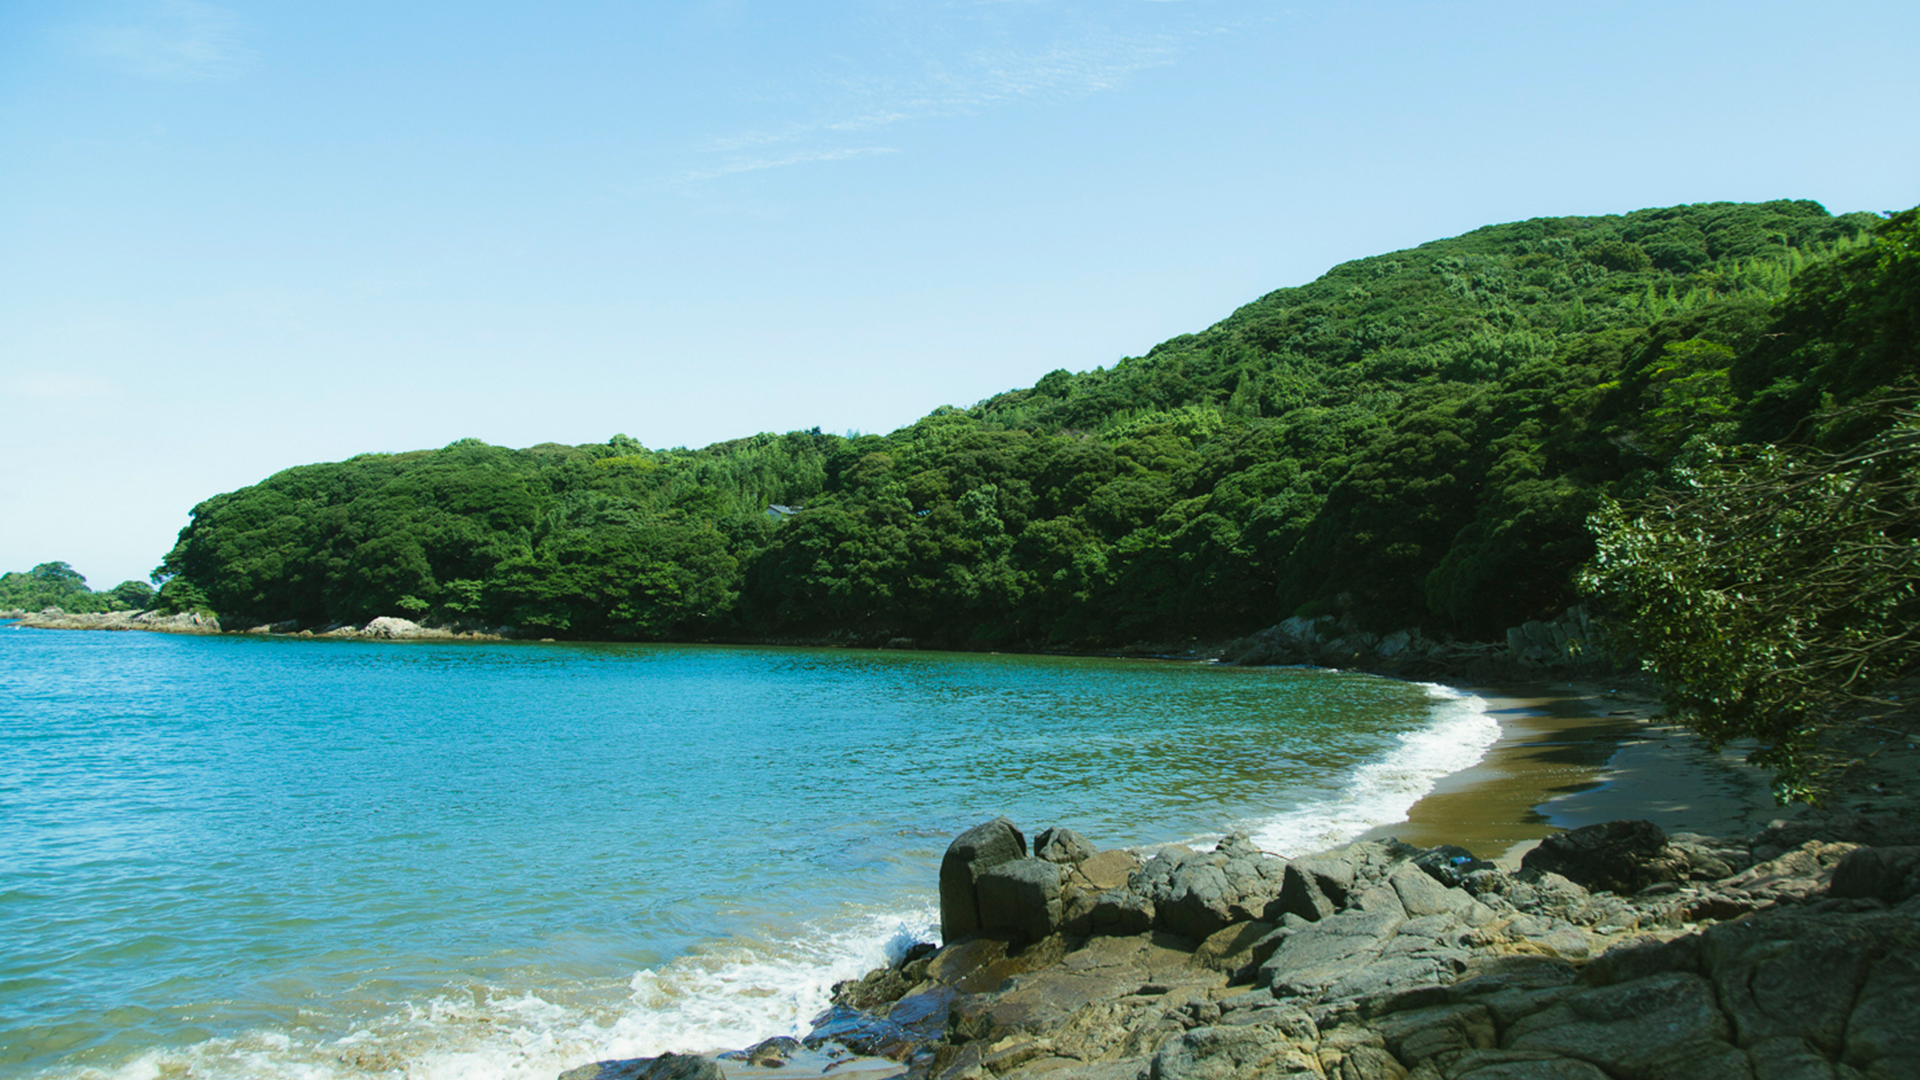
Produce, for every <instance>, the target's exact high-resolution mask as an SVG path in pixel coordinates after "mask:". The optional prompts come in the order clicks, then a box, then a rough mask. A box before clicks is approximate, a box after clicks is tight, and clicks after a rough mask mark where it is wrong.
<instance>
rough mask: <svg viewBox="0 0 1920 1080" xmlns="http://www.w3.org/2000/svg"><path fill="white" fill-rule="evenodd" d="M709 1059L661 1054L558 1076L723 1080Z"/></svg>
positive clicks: (614, 1079)
mask: <svg viewBox="0 0 1920 1080" xmlns="http://www.w3.org/2000/svg"><path fill="white" fill-rule="evenodd" d="M726 1075H727V1074H726V1073H725V1072H723V1071H721V1069H720V1066H719V1065H717V1064H715V1063H714V1062H713V1061H712V1060H711V1059H708V1058H703V1057H700V1056H698V1055H696V1054H661V1055H660V1056H659V1057H652V1058H627V1059H625V1060H622V1061H596V1062H594V1063H593V1064H591V1065H582V1066H580V1067H579V1068H577V1069H568V1070H567V1071H566V1072H563V1073H561V1074H560V1080H726Z"/></svg>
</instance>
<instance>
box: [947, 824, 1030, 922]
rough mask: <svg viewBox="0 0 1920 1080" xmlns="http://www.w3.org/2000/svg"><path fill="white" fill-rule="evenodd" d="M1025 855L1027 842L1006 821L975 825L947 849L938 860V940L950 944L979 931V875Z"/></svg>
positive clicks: (1012, 825)
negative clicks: (977, 888) (977, 886)
mask: <svg viewBox="0 0 1920 1080" xmlns="http://www.w3.org/2000/svg"><path fill="white" fill-rule="evenodd" d="M1026 854H1027V838H1026V837H1025V836H1024V835H1023V834H1022V833H1021V832H1020V830H1019V829H1018V828H1016V827H1015V826H1014V824H1013V822H1011V821H1008V820H1007V819H1006V818H1003V817H1002V818H995V819H993V820H992V821H989V822H986V823H984V824H980V825H975V826H974V827H973V828H971V829H968V830H967V831H966V832H963V833H961V834H960V835H959V836H958V837H956V838H955V839H954V841H953V843H951V844H949V845H947V853H946V855H945V856H944V857H942V858H941V860H940V939H941V940H942V941H953V940H955V939H957V938H962V937H965V936H966V935H968V934H975V933H979V931H980V907H979V898H978V895H977V892H976V889H975V882H976V881H977V880H978V879H979V877H980V874H981V873H983V872H984V871H987V870H990V869H992V868H993V867H996V866H998V865H1000V864H1001V863H1004V862H1007V861H1008V860H1011V859H1022V858H1025V857H1026Z"/></svg>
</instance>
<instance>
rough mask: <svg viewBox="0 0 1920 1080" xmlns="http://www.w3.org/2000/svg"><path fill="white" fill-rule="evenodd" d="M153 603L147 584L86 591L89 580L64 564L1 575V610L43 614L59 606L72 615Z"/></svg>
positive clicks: (121, 585) (132, 584)
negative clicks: (102, 590)
mask: <svg viewBox="0 0 1920 1080" xmlns="http://www.w3.org/2000/svg"><path fill="white" fill-rule="evenodd" d="M152 601H153V587H152V586H150V585H148V584H147V583H146V582H144V581H123V582H121V583H120V584H118V585H115V586H114V587H113V588H111V589H108V590H107V591H106V592H94V591H93V590H92V589H89V588H87V579H86V577H85V576H84V575H82V574H81V573H80V572H79V571H78V570H75V569H74V568H73V567H71V566H68V565H67V564H66V563H63V562H47V563H41V564H40V565H39V566H36V567H34V568H33V569H31V570H28V571H26V572H24V573H17V572H9V573H5V574H0V611H44V610H46V609H47V608H50V607H57V608H59V609H60V610H62V611H65V612H69V613H74V614H78V613H85V612H96V611H125V610H127V609H130V608H143V607H146V606H147V605H148V604H149V603H151V602H152Z"/></svg>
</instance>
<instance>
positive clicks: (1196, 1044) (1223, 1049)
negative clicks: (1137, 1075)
mask: <svg viewBox="0 0 1920 1080" xmlns="http://www.w3.org/2000/svg"><path fill="white" fill-rule="evenodd" d="M1147 1076H1148V1080H1240V1078H1242V1077H1249V1076H1261V1077H1269V1076H1312V1077H1315V1078H1316V1080H1317V1078H1318V1077H1319V1076H1320V1069H1319V1067H1318V1062H1316V1061H1315V1060H1314V1058H1313V1057H1312V1056H1310V1055H1308V1054H1306V1053H1305V1052H1303V1051H1302V1050H1301V1049H1300V1048H1299V1047H1297V1046H1295V1045H1294V1044H1293V1042H1292V1041H1291V1040H1289V1039H1288V1038H1287V1037H1286V1035H1285V1034H1284V1033H1282V1032H1280V1031H1278V1030H1275V1029H1274V1028H1269V1027H1264V1026H1259V1025H1249V1024H1237V1025H1232V1026H1225V1027H1203V1028H1195V1029H1193V1030H1192V1031H1189V1032H1186V1033H1184V1034H1182V1035H1181V1036H1180V1037H1179V1038H1177V1039H1174V1040H1172V1041H1171V1042H1169V1043H1167V1045H1165V1046H1163V1047H1161V1048H1160V1050H1159V1052H1158V1053H1156V1054H1154V1055H1153V1062H1152V1064H1151V1065H1150V1066H1149V1068H1148V1072H1147Z"/></svg>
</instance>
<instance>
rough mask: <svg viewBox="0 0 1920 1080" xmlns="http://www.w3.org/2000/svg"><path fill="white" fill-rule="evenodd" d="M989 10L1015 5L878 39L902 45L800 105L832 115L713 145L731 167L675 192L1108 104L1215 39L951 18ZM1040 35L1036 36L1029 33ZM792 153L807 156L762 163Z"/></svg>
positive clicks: (712, 151)
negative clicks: (947, 122)
mask: <svg viewBox="0 0 1920 1080" xmlns="http://www.w3.org/2000/svg"><path fill="white" fill-rule="evenodd" d="M988 6H994V7H1001V8H1003V10H1004V9H1005V8H1006V7H1007V6H1008V0H991V2H990V3H988V4H982V3H979V2H978V0H975V2H973V3H963V4H958V5H947V6H946V11H947V12H948V13H949V15H948V16H947V17H946V18H944V19H943V18H941V17H939V16H937V15H928V14H926V9H921V13H920V14H919V15H916V16H915V17H914V18H913V19H912V20H910V24H909V25H896V26H894V27H891V28H890V29H892V30H893V31H895V32H894V33H893V34H892V35H888V34H887V33H885V32H884V31H883V32H882V33H881V34H880V36H881V37H882V38H887V37H889V36H890V37H891V38H892V43H891V47H887V46H881V47H880V48H878V49H874V50H871V51H868V52H866V53H864V54H863V55H862V56H861V57H860V58H859V60H858V61H857V62H856V61H851V60H844V59H843V60H842V61H841V66H840V67H839V68H838V69H836V70H829V71H825V72H821V71H818V70H816V71H815V72H814V73H812V75H811V76H810V77H809V78H808V81H809V82H811V83H812V84H813V86H812V89H811V91H810V92H808V93H806V94H804V95H795V96H796V97H804V98H805V99H807V100H810V101H814V102H820V103H822V104H819V105H816V106H815V109H814V111H815V114H816V115H815V116H813V117H810V118H807V119H797V120H791V121H788V122H786V123H783V124H779V125H777V126H771V127H765V128H758V129H748V130H744V131H735V132H730V133H726V134H722V135H716V136H714V137H712V138H709V139H707V140H705V141H704V142H702V143H700V144H699V145H698V146H696V147H694V148H693V149H694V151H695V152H696V153H697V154H699V155H702V156H706V155H713V156H718V157H722V158H724V159H725V164H722V165H715V166H707V167H694V168H689V169H687V170H686V171H684V172H683V173H681V174H680V175H678V176H676V177H674V178H673V179H672V180H670V181H668V183H674V184H685V183H694V182H698V181H703V180H711V179H715V178H718V177H722V176H727V175H731V174H735V173H742V172H750V171H758V170H762V169H773V168H780V167H782V166H787V165H800V164H804V163H809V162H820V161H837V160H842V159H845V158H852V157H864V156H868V155H872V154H878V153H894V152H897V151H896V150H895V149H893V148H881V147H859V148H844V147H841V146H836V145H835V144H836V143H839V142H841V140H843V139H844V138H845V137H847V136H857V135H861V134H865V133H871V132H874V131H877V130H880V129H884V128H899V127H903V126H908V125H913V124H917V123H924V122H927V121H933V120H939V119H943V118H949V117H956V116H967V115H975V114H978V113H981V112H984V111H987V110H990V109H995V108H1003V107H1007V106H1011V105H1014V104H1016V103H1019V102H1029V101H1045V100H1048V99H1065V98H1080V97H1085V96H1087V95H1091V94H1098V93H1104V92H1108V91H1111V90H1114V89H1117V88H1119V87H1121V86H1123V85H1125V84H1126V82H1127V81H1128V80H1129V79H1130V78H1132V77H1133V76H1135V75H1136V74H1138V73H1139V72H1142V71H1146V70H1149V69H1152V68H1162V67H1168V66H1171V65H1173V64H1175V63H1177V62H1178V61H1179V59H1180V57H1181V55H1182V54H1183V52H1184V51H1185V49H1186V47H1187V45H1188V39H1190V38H1192V37H1193V36H1194V35H1195V33H1196V30H1198V31H1199V32H1205V31H1206V28H1195V27H1191V26H1188V27H1181V28H1178V29H1176V30H1174V31H1172V32H1166V31H1162V32H1140V31H1134V32H1129V31H1126V30H1116V29H1114V28H1112V27H1111V25H1103V24H1102V22H1101V21H1099V20H1094V21H1086V20H1082V21H1079V22H1078V23H1077V24H1075V25H1060V24H1059V23H1057V22H1056V23H1054V25H1051V26H1046V27H1040V28H1036V27H1031V26H1025V27H1013V26H1010V25H1009V24H1008V23H1007V20H1006V18H1005V17H996V18H995V19H994V20H990V21H989V22H979V21H976V20H975V18H974V17H973V16H972V15H968V14H964V13H963V14H961V15H959V16H957V17H955V16H953V15H951V12H953V11H955V10H956V9H958V8H973V9H979V8H982V7H988ZM1020 6H1022V7H1027V8H1029V9H1030V10H1032V11H1034V12H1035V17H1036V18H1041V17H1044V16H1045V15H1046V9H1047V8H1048V5H1044V4H1032V3H1021V5H1020ZM1020 18H1026V16H1024V15H1023V16H1021V17H1020ZM1015 21H1016V22H1017V21H1019V20H1018V19H1016V20H1015ZM1008 30H1014V31H1016V32H1015V33H1007V32H1006V31H1008ZM1034 30H1038V32H1037V33H1033V32H1030V31H1034ZM1017 31H1029V32H1026V33H1021V32H1017ZM1019 37H1026V38H1028V39H1029V40H1031V39H1032V38H1034V37H1038V38H1039V39H1040V41H1041V42H1042V43H1041V44H1037V45H1030V44H1025V43H1022V44H1020V45H1009V44H1008V42H1009V40H1010V39H1013V38H1019ZM876 44H877V43H876ZM836 106H837V108H836ZM782 146H793V147H805V148H807V149H796V150H795V151H794V152H792V153H786V154H772V153H766V154H762V155H759V156H755V155H754V154H753V152H754V151H767V150H771V149H772V148H775V147H782Z"/></svg>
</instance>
